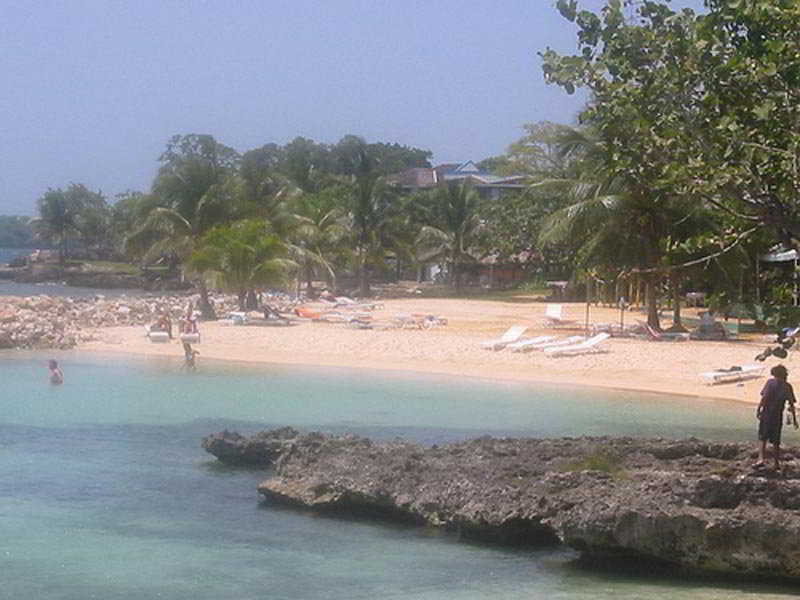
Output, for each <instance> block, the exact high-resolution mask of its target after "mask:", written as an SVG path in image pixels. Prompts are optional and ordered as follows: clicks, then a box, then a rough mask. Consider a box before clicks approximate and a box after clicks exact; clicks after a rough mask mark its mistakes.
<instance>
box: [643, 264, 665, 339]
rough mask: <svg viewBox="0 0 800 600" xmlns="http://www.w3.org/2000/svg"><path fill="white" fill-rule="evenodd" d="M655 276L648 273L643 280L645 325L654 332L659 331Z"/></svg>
mask: <svg viewBox="0 0 800 600" xmlns="http://www.w3.org/2000/svg"><path fill="white" fill-rule="evenodd" d="M656 279H657V278H656V276H655V275H654V274H652V273H648V274H647V275H646V276H645V278H644V294H645V302H646V303H647V324H648V325H650V327H652V328H653V329H655V330H656V331H661V325H660V324H659V320H658V296H657V294H656Z"/></svg>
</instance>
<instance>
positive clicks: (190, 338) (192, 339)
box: [181, 331, 200, 344]
mask: <svg viewBox="0 0 800 600" xmlns="http://www.w3.org/2000/svg"><path fill="white" fill-rule="evenodd" d="M181 341H182V342H186V343H187V344H199V343H200V332H198V331H194V332H192V333H182V334H181Z"/></svg>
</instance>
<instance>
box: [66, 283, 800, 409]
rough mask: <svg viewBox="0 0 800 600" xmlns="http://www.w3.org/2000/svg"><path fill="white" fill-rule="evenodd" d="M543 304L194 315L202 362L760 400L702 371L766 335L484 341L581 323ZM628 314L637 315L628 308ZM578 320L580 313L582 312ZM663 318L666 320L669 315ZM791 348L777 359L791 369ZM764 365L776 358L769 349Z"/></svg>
mask: <svg viewBox="0 0 800 600" xmlns="http://www.w3.org/2000/svg"><path fill="white" fill-rule="evenodd" d="M545 306H546V305H545V304H544V303H539V302H531V303H516V302H507V301H491V300H452V299H419V298H414V299H408V300H388V301H385V302H384V308H383V309H381V310H379V311H375V313H374V317H375V318H376V319H388V318H391V316H393V315H394V314H397V313H403V312H405V313H408V312H415V313H424V314H436V315H439V316H443V317H446V318H447V319H448V322H449V324H448V325H447V326H444V327H436V328H433V329H429V330H421V329H410V330H409V329H392V330H360V329H353V328H348V327H346V326H345V325H343V324H340V323H318V322H300V323H297V324H295V325H293V326H267V325H265V324H263V323H262V325H261V326H259V325H255V324H254V325H245V326H231V325H228V326H226V325H223V324H222V323H221V322H206V323H201V324H200V330H201V335H202V338H201V339H202V342H201V343H200V344H198V345H196V346H195V347H196V348H197V349H198V350H199V351H200V357H199V359H198V360H199V364H200V368H202V362H203V360H208V359H213V360H219V361H225V362H231V363H246V364H250V365H258V364H275V365H293V366H308V367H337V368H344V369H353V370H358V369H368V370H370V371H389V372H404V373H408V374H410V375H414V374H415V373H417V374H429V375H442V376H448V377H463V378H477V379H481V380H489V381H509V382H521V383H527V384H537V383H539V384H546V385H552V386H559V385H567V386H570V387H582V388H583V387H585V388H593V389H605V390H609V391H623V392H642V393H653V394H666V395H671V396H680V397H684V398H685V397H689V398H692V397H694V398H698V399H708V400H727V401H735V402H739V403H747V404H756V403H757V402H758V401H759V395H760V390H761V387H762V386H763V384H764V381H765V380H766V376H763V377H760V378H756V379H750V380H746V381H743V382H737V383H728V384H717V385H713V386H712V385H707V384H705V383H704V382H703V381H702V379H701V377H700V373H702V372H705V371H709V370H713V369H715V368H722V367H729V366H732V365H743V364H750V363H753V362H754V360H753V357H754V356H755V355H756V354H757V353H758V352H760V351H761V350H763V348H764V346H765V345H766V342H765V341H763V339H761V338H763V336H755V338H745V339H742V340H737V341H722V342H716V341H685V342H656V341H648V340H641V339H636V338H611V339H609V340H607V341H606V342H605V343H604V346H605V347H606V348H607V350H608V351H607V352H604V353H598V354H589V355H580V356H571V357H549V356H546V355H544V354H543V353H542V352H532V353H513V352H510V351H507V350H502V351H497V352H493V351H491V350H485V349H483V348H481V347H480V342H481V341H484V340H487V339H492V338H495V337H497V336H499V335H501V334H502V333H503V332H504V331H505V329H507V328H508V327H509V326H511V325H513V324H516V323H520V324H523V325H526V326H527V327H528V331H527V332H526V334H527V335H531V336H533V335H540V334H545V333H547V334H550V335H560V336H568V335H576V334H579V333H580V332H581V331H582V329H583V328H582V327H577V328H572V329H567V328H559V329H553V328H550V327H548V326H546V325H545V324H544V311H545ZM564 308H565V312H566V314H567V316H568V317H573V318H576V320H578V319H577V317H578V316H579V315H580V316H583V314H584V311H585V304H582V303H572V304H564ZM591 313H592V315H591V316H592V319H591V321H590V323H608V322H615V319H614V317H615V318H616V322H618V320H619V311H618V310H617V309H606V308H598V307H592V309H591ZM630 320H631V321H632V320H633V318H630ZM580 322H583V320H582V319H580ZM667 322H668V321H667ZM94 334H95V337H96V339H95V340H94V341H89V342H83V343H81V344H79V345H78V347H77V348H76V350H78V351H87V352H90V353H113V354H123V355H138V356H169V357H173V358H176V359H179V360H182V356H183V352H182V348H181V345H180V343H179V342H178V341H177V340H173V341H172V342H170V343H152V342H150V341H149V340H148V339H147V338H146V337H145V336H144V335H143V333H142V329H141V327H136V326H133V327H132V326H117V327H110V328H100V329H97V330H95V331H94ZM793 358H794V357H793V355H792V354H790V355H789V357H787V358H786V359H784V360H783V363H784V364H786V365H787V367H788V368H789V370H790V381H791V371H792V368H793V365H792V362H793V360H792V359H793ZM761 364H763V365H764V367H765V369H764V372H765V374H768V371H769V368H770V367H771V366H773V365H774V364H777V361H776V360H775V359H769V360H768V361H767V362H764V363H761Z"/></svg>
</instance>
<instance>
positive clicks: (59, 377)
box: [48, 358, 64, 385]
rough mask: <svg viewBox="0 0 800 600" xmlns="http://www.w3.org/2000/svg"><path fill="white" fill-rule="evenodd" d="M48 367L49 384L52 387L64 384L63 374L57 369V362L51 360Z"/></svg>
mask: <svg viewBox="0 0 800 600" xmlns="http://www.w3.org/2000/svg"><path fill="white" fill-rule="evenodd" d="M48 367H49V369H50V383H52V384H53V385H61V384H62V383H64V373H63V372H62V371H61V369H60V368H59V367H58V362H57V361H55V360H53V359H52V358H51V359H50V362H49V363H48Z"/></svg>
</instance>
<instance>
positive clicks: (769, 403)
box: [756, 365, 797, 471]
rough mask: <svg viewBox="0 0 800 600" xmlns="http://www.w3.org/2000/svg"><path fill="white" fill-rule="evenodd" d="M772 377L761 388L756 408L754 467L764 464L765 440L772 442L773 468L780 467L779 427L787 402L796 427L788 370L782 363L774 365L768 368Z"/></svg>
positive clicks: (781, 424)
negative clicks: (756, 451)
mask: <svg viewBox="0 0 800 600" xmlns="http://www.w3.org/2000/svg"><path fill="white" fill-rule="evenodd" d="M770 374H771V375H772V378H771V379H770V380H769V381H767V383H766V384H765V385H764V389H762V390H761V402H759V404H758V408H757V409H756V417H757V418H758V441H759V446H758V462H757V463H756V467H763V466H764V458H765V456H766V452H767V442H769V443H771V444H772V449H773V458H774V460H775V470H778V471H779V470H780V468H781V429H782V427H783V409H784V407H785V406H786V403H787V402H788V403H789V414H790V415H791V417H792V423H793V424H794V428H795V429H797V413H796V412H795V406H794V405H795V397H794V389H793V388H792V385H791V384H790V383H788V382H787V381H786V379H787V378H788V376H789V372H788V371H787V370H786V367H784V366H783V365H775V366H774V367H772V369H771V370H770Z"/></svg>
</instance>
